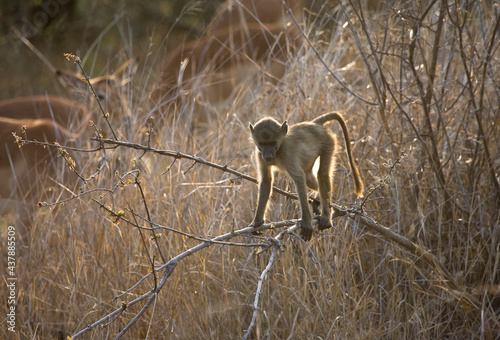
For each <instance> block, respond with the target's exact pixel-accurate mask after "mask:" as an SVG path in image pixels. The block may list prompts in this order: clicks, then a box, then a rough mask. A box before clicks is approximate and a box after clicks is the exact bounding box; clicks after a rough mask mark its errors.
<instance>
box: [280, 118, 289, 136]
mask: <svg viewBox="0 0 500 340" xmlns="http://www.w3.org/2000/svg"><path fill="white" fill-rule="evenodd" d="M281 132H282V133H283V134H284V135H286V133H287V132H288V123H287V122H286V120H285V122H284V123H283V124H282V125H281Z"/></svg>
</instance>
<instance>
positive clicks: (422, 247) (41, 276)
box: [0, 0, 500, 339]
mask: <svg viewBox="0 0 500 340" xmlns="http://www.w3.org/2000/svg"><path fill="white" fill-rule="evenodd" d="M326 3H328V2H326ZM314 5H315V7H314V11H308V12H307V13H306V14H305V24H304V25H302V26H301V29H302V31H303V33H304V35H305V36H307V42H305V44H304V46H303V47H302V48H301V49H300V50H299V51H298V52H297V54H296V55H294V56H291V58H290V60H289V66H288V71H287V73H286V75H285V76H284V78H283V79H281V80H279V81H278V82H276V83H273V82H270V81H268V79H267V78H266V77H265V76H264V75H263V74H262V73H260V72H258V70H256V71H255V72H254V74H253V75H252V76H250V77H248V79H247V81H245V82H244V83H242V84H238V85H237V86H235V90H234V92H233V95H232V97H231V98H229V99H228V100H226V101H224V102H222V103H211V102H208V101H206V100H205V99H204V95H203V85H204V83H203V81H199V82H197V83H196V84H195V85H193V87H192V88H190V91H188V92H180V93H179V94H178V96H179V98H175V99H176V100H175V101H172V105H167V106H166V107H165V108H163V109H162V110H161V111H159V112H158V111H154V110H153V109H151V107H149V106H148V105H149V103H148V91H149V90H148V89H149V88H150V87H151V83H152V80H153V79H154V77H155V75H156V74H157V72H158V71H159V66H158V65H159V61H160V60H161V59H162V56H163V54H162V53H163V51H162V50H161V49H158V50H157V49H156V48H157V47H156V45H154V44H152V45H151V46H153V47H151V49H148V48H149V46H150V45H144V43H143V42H141V43H140V44H139V46H135V45H134V44H133V42H132V41H129V40H127V39H125V37H126V35H122V37H123V40H122V41H123V46H121V47H117V46H113V48H116V49H117V50H114V51H113V52H112V54H111V52H110V55H113V56H118V57H119V58H122V59H121V60H119V61H118V60H117V58H115V59H111V58H110V60H113V61H116V64H119V63H120V62H123V61H125V60H126V59H128V58H130V57H133V56H134V53H136V52H139V51H140V52H141V56H140V58H141V61H140V66H139V70H138V72H137V73H136V76H135V78H134V79H133V81H132V82H131V83H129V84H127V85H125V86H124V87H123V88H122V93H121V96H122V98H124V99H125V102H126V103H128V109H129V112H125V114H124V116H123V117H121V118H118V117H115V116H111V117H109V122H110V125H111V127H112V129H113V131H114V132H115V133H116V136H117V139H114V138H112V137H110V136H112V135H113V134H111V133H110V130H109V129H110V128H109V127H108V126H107V124H106V123H104V122H103V123H102V124H101V125H100V126H99V128H101V129H102V130H103V132H104V133H105V134H106V138H104V137H103V138H97V140H96V138H93V139H92V136H93V134H92V129H88V130H89V131H88V134H87V135H86V138H84V139H83V141H82V143H83V145H82V148H83V149H87V150H94V151H93V152H78V151H73V150H67V152H68V153H69V156H70V157H72V158H73V159H74V160H75V162H76V166H75V169H76V172H78V173H79V174H80V175H82V176H83V177H85V178H87V179H89V180H88V181H85V185H83V184H82V183H83V182H82V180H81V179H80V178H79V177H77V176H76V175H75V174H74V173H72V172H71V171H70V170H69V169H67V168H66V169H64V170H63V169H62V167H61V166H59V168H61V172H62V171H65V172H69V175H72V177H69V179H68V176H67V174H66V175H65V176H63V175H62V173H61V174H46V176H45V177H44V176H42V174H38V175H39V176H40V181H41V184H42V183H43V182H45V183H44V184H45V185H47V188H50V189H51V190H47V191H46V193H45V194H44V197H42V198H41V199H40V200H41V201H43V202H45V203H43V204H42V206H43V207H41V208H40V209H39V210H38V211H37V212H36V214H33V217H32V221H30V222H29V223H28V228H29V232H28V233H26V234H21V233H19V235H18V236H19V237H20V238H21V240H20V241H19V242H18V244H17V255H16V259H17V264H16V268H17V282H18V284H19V286H18V290H17V292H16V294H17V310H16V313H17V314H16V320H17V324H16V330H17V333H16V335H15V336H13V335H12V334H11V333H10V332H9V331H8V330H7V327H4V325H5V324H4V323H2V328H1V329H2V331H1V332H2V333H3V334H6V335H7V337H8V338H12V339H15V338H20V339H45V338H56V337H59V338H66V337H67V336H73V337H74V338H84V339H85V338H99V339H107V338H115V337H117V336H118V335H120V336H121V337H122V338H123V339H144V338H150V339H201V338H203V339H207V338H208V339H235V338H244V337H248V338H255V339H311V338H317V339H346V338H349V339H363V338H365V339H379V338H380V339H411V338H418V339H471V338H473V339H476V338H478V339H495V338H498V337H500V331H499V330H500V322H499V321H498V320H500V227H499V225H500V216H499V211H500V207H499V204H500V182H499V168H500V149H499V147H500V140H499V139H500V128H499V124H500V84H499V81H500V79H499V77H498V75H499V74H500V51H499V47H500V39H499V37H498V36H499V34H500V13H499V8H498V3H497V2H496V1H473V0H470V1H455V2H449V1H440V0H430V1H412V2H395V1H394V2H393V1H387V2H380V5H379V6H378V7H377V8H370V7H368V6H364V5H363V6H361V5H360V2H359V1H341V2H340V4H338V5H335V6H333V5H331V6H329V5H321V4H317V3H314ZM124 10H125V9H124ZM89 20H90V18H89ZM110 20H111V19H110ZM114 25H115V26H113V28H112V29H111V31H113V30H116V32H125V31H126V30H129V31H133V30H134V29H135V27H134V26H127V25H128V24H127V21H126V20H122V19H118V20H117V21H116V22H115V24H114ZM141 30H143V28H141ZM116 32H115V33H114V34H116ZM142 32H144V31H142ZM103 33H104V34H103V35H102V36H101V37H99V39H107V38H106V33H105V32H103ZM110 34H111V33H110ZM144 34H145V37H144V39H147V36H146V34H147V32H144ZM73 38H75V39H77V40H78V37H75V36H73ZM98 42H99V41H98ZM145 46H146V47H148V48H145ZM135 49H136V51H135ZM145 51H146V52H145ZM25 52H26V53H31V52H29V51H27V50H25ZM66 52H70V51H69V50H66ZM89 53H95V54H98V51H97V50H93V51H91V52H89ZM103 53H104V54H105V53H106V52H103ZM105 56H106V55H100V56H99V58H98V59H104V57H105ZM33 58H34V57H33V56H31V59H33ZM60 59H61V60H52V61H53V62H54V63H60V64H61V65H62V64H63V63H69V62H68V61H65V60H64V58H63V56H62V55H61V56H60ZM82 60H84V58H82ZM96 60H97V59H96ZM89 64H90V63H89ZM66 65H70V64H66ZM80 65H81V66H82V67H83V69H84V70H85V71H86V72H88V71H87V68H88V65H87V64H85V63H82V64H80ZM68 67H71V66H68ZM207 72H211V71H209V70H207ZM19 95H21V93H19ZM91 99H92V100H94V99H93V98H91ZM333 110H337V111H340V112H341V113H342V114H343V116H344V117H345V119H346V121H347V124H348V127H349V129H350V132H351V138H353V140H352V147H353V154H354V157H355V158H356V159H357V164H358V166H359V168H360V172H361V176H362V178H363V179H364V182H365V186H366V187H367V189H365V198H364V199H356V198H355V195H354V194H353V192H354V183H353V182H352V179H351V176H350V174H349V166H348V162H347V157H346V156H345V152H344V148H343V146H342V143H339V148H340V149H341V151H339V153H338V161H337V164H336V167H335V169H336V171H335V177H334V185H333V193H332V197H333V199H334V200H335V202H336V204H334V209H335V211H336V212H335V213H334V219H333V225H334V228H333V229H329V230H326V231H325V232H321V233H318V232H315V233H314V234H313V238H312V240H311V241H309V242H308V243H305V242H303V241H302V240H301V239H300V238H299V237H298V236H297V235H298V233H296V232H295V229H294V227H293V221H292V220H293V219H294V218H297V216H299V213H300V208H299V205H298V201H296V200H294V199H293V198H291V197H290V195H285V194H282V193H281V192H280V191H279V190H275V191H274V194H273V197H272V199H271V203H272V204H271V206H270V209H269V215H268V219H269V220H270V221H273V224H268V225H265V226H263V227H262V228H261V229H262V230H263V234H262V235H257V236H256V235H252V234H251V233H250V230H249V229H248V228H247V227H248V225H249V223H250V222H251V221H252V217H253V209H254V208H255V206H256V199H257V186H256V185H255V179H253V177H252V176H254V175H255V174H256V171H255V164H254V161H253V160H252V152H253V146H252V144H251V142H250V141H249V137H250V136H249V132H248V131H247V126H248V122H256V121H257V120H258V119H260V118H263V117H265V116H269V115H270V116H273V117H275V118H276V119H277V120H279V121H284V120H287V121H288V122H289V123H290V124H293V123H297V122H300V121H304V120H311V119H314V118H315V117H317V116H319V115H320V114H323V113H326V112H329V111H333ZM152 115H153V116H154V118H150V116H152ZM200 115H202V116H203V117H206V119H204V122H203V124H202V125H201V124H199V122H198V120H199V117H200ZM95 119H96V120H97V119H98V116H96V118H95ZM333 129H334V130H335V131H336V132H337V133H340V130H339V129H338V126H336V125H333ZM27 137H28V139H29V129H28V130H27ZM104 147H106V149H104ZM96 149H97V150H96ZM69 156H67V157H69ZM57 161H58V162H61V163H65V161H64V159H63V158H60V159H57ZM98 169H99V170H98ZM96 171H97V172H96ZM92 174H96V176H95V177H91V175H92ZM47 178H59V179H63V178H64V181H62V180H60V181H61V183H60V184H58V181H52V180H49V179H47ZM277 179H278V180H277V181H275V185H276V186H277V187H278V188H281V189H283V190H284V191H286V192H290V193H294V192H295V191H294V188H293V184H291V181H289V180H288V179H287V178H286V177H285V176H278V178H277ZM23 211H24V210H23ZM8 218H10V217H5V216H2V220H1V225H0V227H1V236H2V246H1V248H0V249H1V250H2V268H5V266H4V265H3V261H6V259H5V256H4V255H3V254H5V253H6V251H4V248H3V247H4V241H3V240H5V239H6V236H5V235H6V231H7V225H8V224H9V223H10V222H9V221H10V220H8ZM287 228H288V229H287ZM2 275H4V276H5V275H6V274H5V273H2ZM1 289H2V296H7V288H6V287H5V285H2V288H1ZM1 306H2V307H0V311H1V315H5V314H6V313H7V305H6V303H2V304H1ZM247 330H248V333H246V331H247ZM82 331H83V332H84V333H81V336H80V335H77V333H79V332H82ZM75 335H77V336H75Z"/></svg>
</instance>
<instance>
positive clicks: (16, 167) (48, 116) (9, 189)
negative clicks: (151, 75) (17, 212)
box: [0, 59, 135, 215]
mask: <svg viewBox="0 0 500 340" xmlns="http://www.w3.org/2000/svg"><path fill="white" fill-rule="evenodd" d="M133 61H134V60H132V59H131V60H128V61H127V62H125V63H124V64H123V65H121V66H120V67H119V68H118V69H117V71H116V72H114V73H112V74H110V75H105V76H101V77H97V78H92V79H90V82H91V84H92V86H93V87H94V89H95V91H96V94H97V96H98V97H99V99H100V100H101V101H102V104H103V106H104V108H105V110H106V111H105V112H110V113H111V114H115V116H116V117H117V118H118V117H119V115H127V114H128V112H127V111H126V107H127V106H126V102H125V101H124V99H123V98H121V95H120V88H121V86H122V85H124V84H126V83H127V82H129V81H130V75H131V73H132V72H133V71H134V70H135V67H134V66H135V63H133ZM56 75H57V77H58V79H59V80H60V81H61V82H62V83H63V84H64V85H65V86H67V87H69V88H70V89H74V90H76V91H78V92H82V91H87V92H86V93H87V94H88V91H89V90H88V84H87V83H86V81H85V80H84V79H82V76H81V75H78V74H75V73H73V72H68V71H60V70H58V71H56ZM90 99H91V100H93V102H94V103H95V102H96V101H95V99H94V98H90ZM124 102H125V104H124ZM96 108H97V104H89V105H82V104H80V103H78V102H75V101H71V100H68V99H66V98H63V97H58V96H52V95H46V96H30V97H18V98H13V99H7V100H3V101H0V175H1V176H2V177H1V178H3V179H5V180H6V181H7V185H3V186H1V188H0V215H3V214H4V213H5V212H6V211H7V210H11V209H12V208H16V207H18V206H19V205H26V206H28V210H30V208H29V207H32V206H34V205H35V204H36V203H37V202H38V201H40V200H42V198H43V197H44V192H45V190H46V189H47V188H48V187H49V185H51V184H53V183H54V182H53V181H52V182H51V181H50V180H49V178H52V177H54V175H58V174H60V173H61V171H64V169H63V170H60V168H59V167H60V166H63V167H64V166H65V164H64V162H61V161H57V160H56V159H55V157H56V156H57V155H58V150H57V149H56V148H50V147H43V146H41V145H33V144H27V145H23V146H22V147H21V148H20V147H19V146H18V145H17V144H16V142H15V139H14V136H13V135H12V133H13V132H15V133H16V134H17V136H19V137H21V138H24V134H23V133H22V131H21V130H23V129H24V127H25V128H26V134H27V137H28V139H29V140H36V141H39V142H47V143H54V142H59V143H60V144H61V145H65V146H72V147H77V146H80V145H81V141H80V139H81V136H82V135H83V134H84V133H85V131H86V129H87V127H88V125H89V122H88V121H89V119H91V118H93V119H95V120H98V119H99V117H100V116H102V113H100V112H95V111H96ZM70 131H71V132H70ZM66 171H67V170H66Z"/></svg>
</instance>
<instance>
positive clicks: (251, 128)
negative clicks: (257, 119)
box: [248, 123, 253, 133]
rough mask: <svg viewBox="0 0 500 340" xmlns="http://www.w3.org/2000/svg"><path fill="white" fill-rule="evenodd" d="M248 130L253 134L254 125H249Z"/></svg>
mask: <svg viewBox="0 0 500 340" xmlns="http://www.w3.org/2000/svg"><path fill="white" fill-rule="evenodd" d="M248 128H249V129H250V132H251V133H253V125H252V123H248Z"/></svg>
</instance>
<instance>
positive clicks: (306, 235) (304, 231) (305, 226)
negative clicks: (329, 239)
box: [298, 221, 313, 242]
mask: <svg viewBox="0 0 500 340" xmlns="http://www.w3.org/2000/svg"><path fill="white" fill-rule="evenodd" d="M298 225H299V227H300V237H302V239H303V240H304V241H306V242H307V241H309V240H310V239H311V236H312V233H313V228H312V225H311V224H310V223H306V222H304V221H299V222H298Z"/></svg>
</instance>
